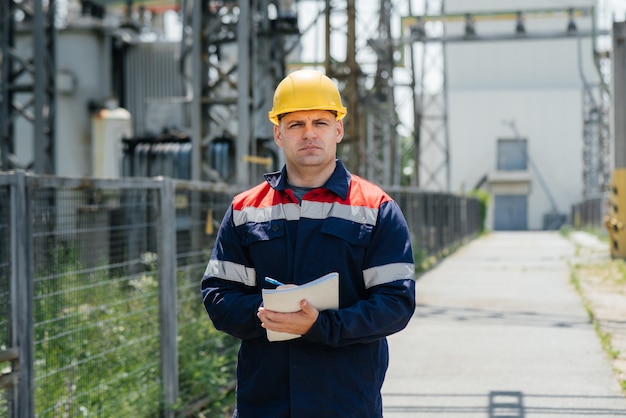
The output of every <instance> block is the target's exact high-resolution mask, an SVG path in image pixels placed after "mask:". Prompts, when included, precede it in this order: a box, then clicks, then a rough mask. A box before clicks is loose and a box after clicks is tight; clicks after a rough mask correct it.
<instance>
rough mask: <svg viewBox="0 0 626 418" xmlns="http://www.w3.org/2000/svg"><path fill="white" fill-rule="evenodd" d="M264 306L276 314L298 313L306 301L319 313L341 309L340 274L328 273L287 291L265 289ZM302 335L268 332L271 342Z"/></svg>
mask: <svg viewBox="0 0 626 418" xmlns="http://www.w3.org/2000/svg"><path fill="white" fill-rule="evenodd" d="M262 294H263V306H264V307H265V308H267V309H269V310H270V311H275V312H297V311H299V310H300V301H301V300H303V299H306V300H307V301H308V302H309V303H310V304H311V306H313V307H315V308H316V309H317V310H318V311H324V310H327V309H339V273H335V272H333V273H328V274H326V275H324V276H322V277H320V278H318V279H315V280H313V281H311V282H308V283H305V284H303V285H300V286H296V287H289V288H286V289H263V290H262ZM299 337H301V335H298V334H291V333H288V332H277V331H271V330H269V329H268V330H267V339H268V340H270V341H286V340H291V339H294V338H299Z"/></svg>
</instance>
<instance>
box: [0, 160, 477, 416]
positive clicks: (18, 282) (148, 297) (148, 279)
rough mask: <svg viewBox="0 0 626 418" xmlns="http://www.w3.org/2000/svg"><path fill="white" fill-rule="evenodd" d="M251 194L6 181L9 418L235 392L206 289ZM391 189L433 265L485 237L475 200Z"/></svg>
mask: <svg viewBox="0 0 626 418" xmlns="http://www.w3.org/2000/svg"><path fill="white" fill-rule="evenodd" d="M239 191H241V190H240V189H237V188H234V187H227V186H219V185H215V184H209V183H200V182H189V181H178V180H173V179H169V178H158V179H137V178H132V179H130V178H129V179H120V180H104V179H84V178H82V179H70V178H58V177H50V176H35V175H30V174H26V173H24V172H17V173H6V174H0V240H2V242H1V243H0V416H7V417H11V418H17V417H20V418H22V417H28V418H30V417H33V416H37V417H57V416H83V415H85V416H103V417H105V416H133V417H154V416H166V417H172V416H175V415H177V416H186V415H188V414H190V413H192V412H193V410H194V409H198V408H201V407H202V406H203V405H206V404H208V403H210V402H212V401H213V400H211V399H207V397H208V396H209V395H207V387H213V388H228V387H230V385H232V379H233V376H234V366H235V365H234V364H233V361H232V359H233V358H234V356H233V350H236V348H237V344H236V341H235V340H234V339H230V338H229V337H227V336H225V335H224V334H223V333H220V332H217V331H215V329H214V328H213V327H212V326H211V323H210V321H209V320H208V318H207V316H206V314H205V312H204V308H203V306H202V302H201V300H200V293H199V283H200V279H201V277H202V274H203V272H204V269H205V267H206V264H207V262H208V259H209V256H210V251H211V248H212V245H213V242H214V238H215V234H216V233H217V229H218V227H219V222H220V220H221V219H222V217H223V215H224V213H225V211H226V210H227V208H228V205H229V204H230V201H231V199H232V197H233V196H234V195H235V193H237V192H239ZM389 193H390V194H391V195H392V196H393V197H394V198H395V199H396V200H397V201H398V203H399V204H400V206H401V207H402V210H403V212H404V214H405V217H406V219H407V222H408V224H409V228H410V229H411V233H412V236H413V242H414V247H415V250H416V254H418V255H419V256H420V257H422V256H431V255H433V254H438V253H441V252H442V251H444V250H445V249H447V248H450V247H452V246H454V245H458V244H460V243H461V242H463V241H464V240H465V239H467V238H470V237H472V236H474V235H475V234H477V233H478V232H479V231H480V225H479V223H480V216H479V207H478V202H477V201H476V200H475V199H472V198H466V197H461V196H454V195H446V194H440V193H424V192H420V191H419V190H409V189H399V188H398V189H393V190H389ZM218 392H219V391H218Z"/></svg>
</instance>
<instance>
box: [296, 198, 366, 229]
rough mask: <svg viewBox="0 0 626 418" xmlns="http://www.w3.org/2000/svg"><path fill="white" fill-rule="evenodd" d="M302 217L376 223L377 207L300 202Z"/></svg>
mask: <svg viewBox="0 0 626 418" xmlns="http://www.w3.org/2000/svg"><path fill="white" fill-rule="evenodd" d="M302 217H303V218H309V219H326V218H340V219H345V220H347V221H351V222H356V223H359V224H368V225H376V218H377V217H378V209H372V208H368V207H365V206H351V205H342V204H341V203H337V202H334V203H323V202H310V201H306V200H305V201H303V202H302Z"/></svg>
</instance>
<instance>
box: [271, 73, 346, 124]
mask: <svg viewBox="0 0 626 418" xmlns="http://www.w3.org/2000/svg"><path fill="white" fill-rule="evenodd" d="M299 110H331V111H333V112H335V113H336V114H337V120H340V119H343V118H344V117H345V116H346V113H348V111H347V110H346V108H345V107H344V106H343V105H342V104H341V96H340V94H339V89H337V86H336V85H335V83H333V81H332V80H331V79H330V78H328V77H326V76H325V75H324V74H322V73H321V72H319V71H315V70H298V71H294V72H292V73H291V74H289V75H288V76H287V77H285V78H284V79H283V81H281V82H280V84H278V87H276V91H275V92H274V104H273V107H272V110H270V111H269V112H268V116H269V118H270V121H271V122H272V123H273V124H274V125H278V117H279V116H280V115H283V114H285V113H290V112H297V111H299Z"/></svg>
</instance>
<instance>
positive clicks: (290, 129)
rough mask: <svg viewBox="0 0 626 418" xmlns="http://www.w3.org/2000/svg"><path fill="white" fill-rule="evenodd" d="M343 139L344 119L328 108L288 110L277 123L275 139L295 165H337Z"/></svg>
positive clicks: (288, 160)
mask: <svg viewBox="0 0 626 418" xmlns="http://www.w3.org/2000/svg"><path fill="white" fill-rule="evenodd" d="M342 139H343V122H342V121H340V120H339V121H338V120H335V115H334V114H332V113H331V112H329V111H326V110H302V111H298V112H293V113H287V114H286V115H284V116H283V117H282V118H281V120H280V124H279V125H278V126H274V141H275V142H276V144H277V145H278V146H279V147H281V148H282V149H283V152H284V153H285V159H286V160H287V163H288V165H293V166H294V167H316V166H318V167H319V166H325V165H327V164H334V161H335V158H336V154H337V144H338V143H339V142H341V140H342ZM320 168H321V167H320Z"/></svg>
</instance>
